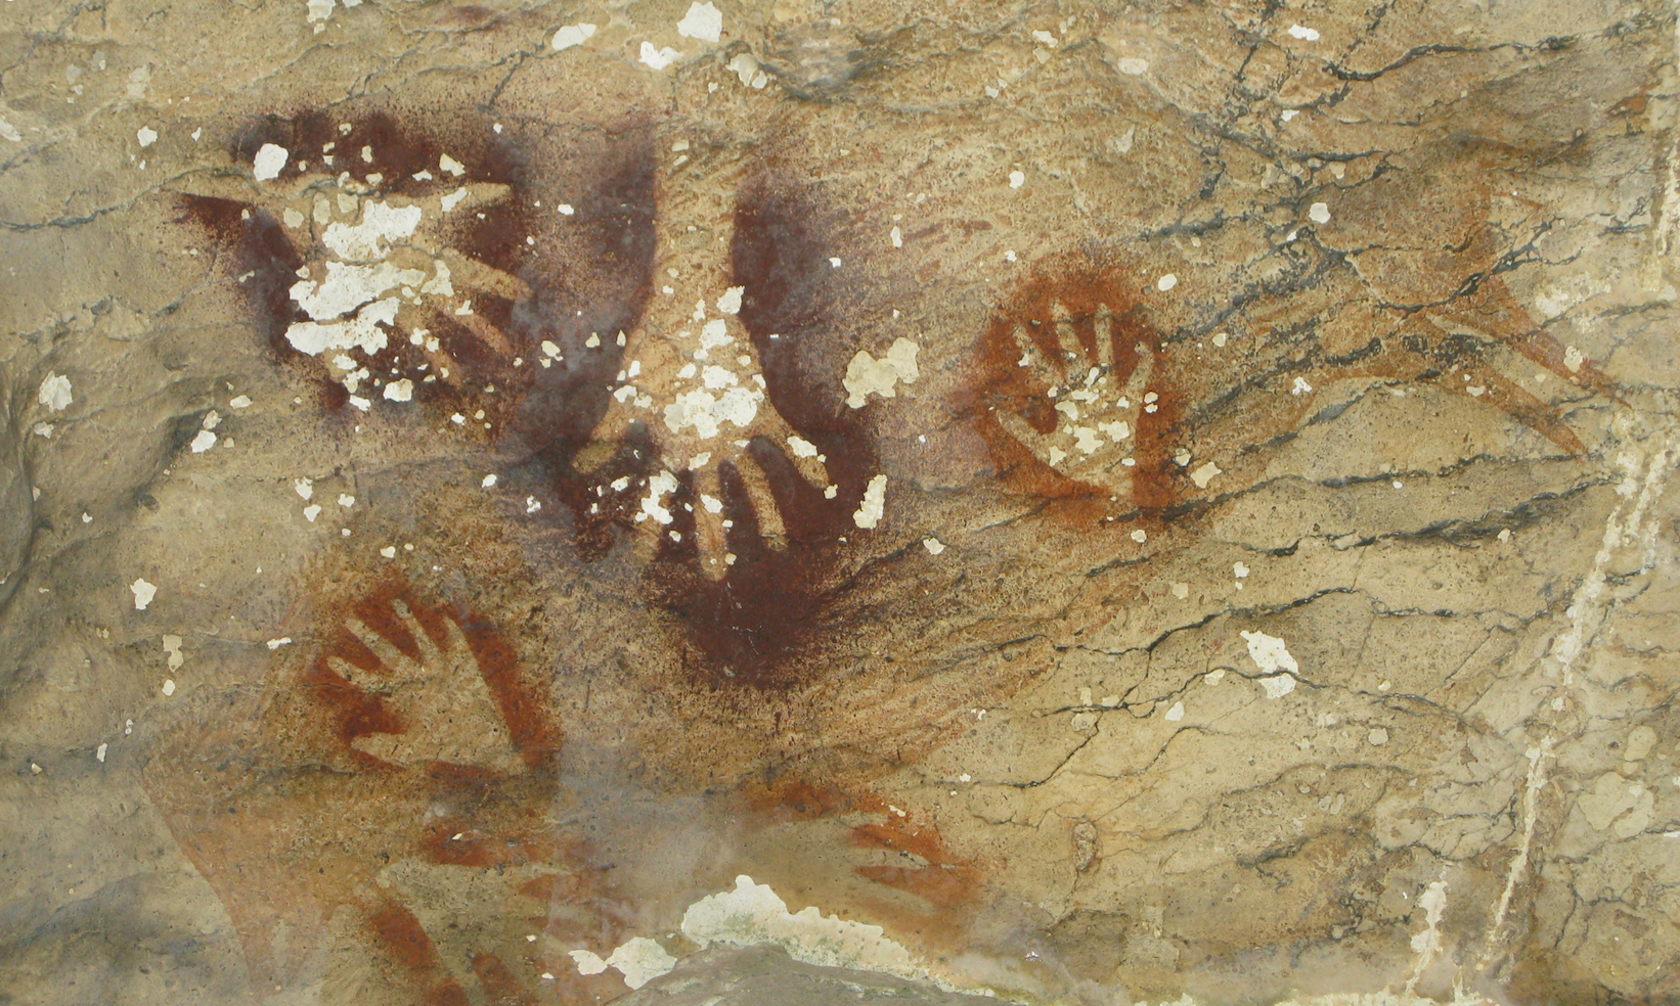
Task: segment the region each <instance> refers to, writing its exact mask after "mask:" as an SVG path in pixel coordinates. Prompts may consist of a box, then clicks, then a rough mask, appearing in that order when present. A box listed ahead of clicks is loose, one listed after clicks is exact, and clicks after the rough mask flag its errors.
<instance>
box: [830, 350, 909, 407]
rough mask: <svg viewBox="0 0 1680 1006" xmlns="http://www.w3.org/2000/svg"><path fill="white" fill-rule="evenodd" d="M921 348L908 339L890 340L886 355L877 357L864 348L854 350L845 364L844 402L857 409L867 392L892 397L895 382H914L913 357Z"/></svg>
mask: <svg viewBox="0 0 1680 1006" xmlns="http://www.w3.org/2000/svg"><path fill="white" fill-rule="evenodd" d="M920 352H921V347H920V346H918V345H916V344H915V343H914V342H911V341H910V340H909V339H905V338H902V337H901V338H898V339H895V340H893V344H892V347H891V348H889V349H888V350H887V355H886V356H884V357H882V358H881V359H879V360H877V359H875V358H874V357H873V356H870V355H869V353H868V351H866V350H861V349H860V350H858V353H857V355H856V356H854V357H852V362H851V363H849V364H847V365H846V377H845V379H844V381H842V382H841V383H843V384H844V385H845V386H846V404H847V405H849V406H851V407H852V408H854V409H861V408H863V405H864V403H865V402H866V401H868V399H869V396H870V395H880V396H881V397H882V398H893V397H895V396H896V394H897V391H896V390H895V389H896V387H897V384H898V382H899V381H903V382H904V383H905V384H915V383H916V378H918V377H920V376H921V371H920V370H919V369H918V367H917V365H916V356H917V354H919V353H920Z"/></svg>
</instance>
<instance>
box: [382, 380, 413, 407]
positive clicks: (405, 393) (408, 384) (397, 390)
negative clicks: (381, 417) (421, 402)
mask: <svg viewBox="0 0 1680 1006" xmlns="http://www.w3.org/2000/svg"><path fill="white" fill-rule="evenodd" d="M413 398H414V382H413V381H411V380H409V379H408V378H406V377H404V378H402V379H401V380H397V381H392V382H391V383H389V384H387V385H385V400H386V401H390V402H407V401H412V400H413Z"/></svg>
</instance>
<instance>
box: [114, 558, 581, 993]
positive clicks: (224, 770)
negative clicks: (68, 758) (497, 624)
mask: <svg viewBox="0 0 1680 1006" xmlns="http://www.w3.org/2000/svg"><path fill="white" fill-rule="evenodd" d="M341 614H342V618H341V620H340V621H339V622H338V624H336V625H328V626H325V627H324V628H325V630H326V631H325V633H324V635H323V637H322V639H323V643H322V645H321V646H320V648H319V650H317V651H316V652H314V653H313V654H310V655H308V657H307V660H308V662H307V664H305V665H304V666H303V667H301V668H299V667H297V666H296V665H295V664H292V663H290V662H289V661H282V662H281V665H280V670H279V676H278V678H277V680H276V682H275V686H274V688H273V689H272V691H271V692H270V693H269V694H268V696H267V697H266V699H265V701H264V703H263V706H262V708H261V710H260V711H258V712H257V713H256V715H255V716H254V717H252V718H250V719H246V720H244V721H239V720H238V718H237V716H236V715H233V713H234V711H233V710H204V709H200V710H197V711H196V712H197V713H198V714H199V715H198V716H195V717H192V718H193V719H195V720H197V719H199V718H200V717H202V718H203V720H208V721H209V722H211V723H219V724H222V725H217V726H210V727H208V728H207V729H205V728H199V727H194V726H192V725H190V724H188V725H186V726H184V727H183V728H182V729H181V730H179V731H178V732H177V733H176V734H174V736H173V737H172V739H171V743H170V745H169V747H168V748H167V749H165V750H163V751H160V752H159V753H158V755H157V756H156V757H155V758H154V759H153V761H152V763H151V764H150V766H149V767H148V769H147V774H146V783H147V788H148V790H149V791H150V792H151V794H152V796H153V799H154V800H156V802H157V803H158V805H159V806H160V807H161V808H162V809H163V810H164V813H165V815H166V818H167V819H168V820H169V823H170V827H171V829H172V830H173V831H174V833H175V834H176V836H177V838H178V840H179V841H180V842H181V844H182V847H183V848H184V849H185V850H186V852H187V854H188V856H189V857H190V858H191V859H192V860H193V862H194V864H195V865H196V866H197V867H198V869H199V870H200V872H201V873H202V874H203V875H204V877H205V878H206V879H207V880H208V881H209V882H210V884H211V885H212V886H213V887H214V888H215V889H216V891H217V893H218V894H219V895H220V896H221V898H222V901H223V903H224V904H225V905H226V906H227V908H228V912H229V914H230V915H231V916H232V917H233V920H234V923H235V925H236V926H237V928H238V930H239V934H240V938H241V940H242V941H243V942H244V945H245V949H246V954H247V959H248V961H249V964H250V967H251V970H252V974H253V980H254V982H255V987H256V988H257V989H258V990H270V989H274V988H276V987H279V988H286V987H296V986H298V985H299V984H304V985H307V984H310V983H311V982H313V981H316V980H321V979H323V978H324V979H325V980H327V981H329V983H330V982H332V981H334V980H337V979H335V978H334V975H336V974H341V972H337V971H335V970H334V968H333V955H334V954H335V953H343V952H345V951H344V948H345V947H349V948H353V950H352V951H351V952H352V953H354V954H356V955H360V956H363V957H365V959H366V961H367V967H369V968H371V972H369V973H371V974H373V975H377V976H379V980H380V981H381V982H383V983H384V984H385V986H386V987H385V988H384V989H383V990H381V991H378V992H374V991H369V992H368V993H367V995H366V998H358V999H357V1001H368V1002H387V1001H388V1002H393V1003H438V1004H445V1003H448V1004H454V1003H462V1004H465V1003H478V1002H532V1001H535V1000H533V999H531V998H530V995H531V991H532V990H534V989H536V988H537V987H538V985H539V979H538V978H537V975H538V974H540V973H541V971H543V970H547V968H548V965H546V964H544V963H543V962H542V961H540V960H538V958H537V952H538V951H539V950H540V949H541V948H537V947H533V946H532V945H531V944H530V943H529V942H528V941H527V940H526V939H525V936H526V935H527V934H530V933H536V932H541V931H543V929H544V927H545V926H546V925H547V922H548V915H549V903H548V900H549V897H550V895H551V893H552V892H553V891H554V890H555V889H556V888H557V887H559V888H564V887H566V886H568V885H571V886H576V884H577V882H578V880H579V877H578V876H577V874H578V871H577V869H576V867H575V863H574V861H573V860H572V858H571V857H570V856H569V854H568V849H567V848H566V847H565V846H564V845H563V844H562V843H561V842H560V841H559V840H558V839H557V838H556V837H555V836H554V834H553V829H552V828H551V827H549V826H548V824H547V822H548V820H549V819H550V818H549V815H550V809H551V807H552V805H553V802H554V800H555V796H556V789H555V775H554V772H555V768H554V762H553V759H554V755H555V754H556V752H557V750H558V741H559V730H558V725H557V724H556V723H553V722H551V721H549V720H548V719H546V718H545V717H546V716H547V712H546V710H545V709H544V707H543V704H542V702H541V701H540V692H538V691H537V690H536V688H535V687H534V686H535V682H534V681H533V680H532V679H531V677H530V676H529V674H528V673H527V672H525V671H523V670H522V669H521V668H520V667H518V666H517V664H516V662H515V661H514V659H513V652H512V650H511V649H510V648H509V646H508V644H507V643H506V642H505V641H504V640H503V639H502V638H501V636H500V635H499V634H498V633H497V632H496V631H495V630H494V629H493V628H492V627H490V626H489V625H487V624H485V623H483V622H481V621H479V620H478V619H476V618H475V617H474V616H472V615H471V614H470V613H468V612H465V611H461V610H458V609H449V608H444V607H437V606H433V605H429V604H426V603H424V602H423V601H421V600H419V599H417V598H416V597H415V596H414V595H413V594H412V593H411V592H409V591H407V590H404V589H401V588H400V587H399V586H396V585H391V586H388V587H386V588H383V589H380V590H377V591H375V592H374V593H372V594H370V595H367V596H364V597H362V598H360V599H357V600H356V601H355V602H354V603H352V604H351V605H350V606H349V607H348V608H347V609H346V610H344V611H343V612H342V613H341ZM229 719H232V720H234V722H232V723H227V722H226V721H227V720H229ZM583 880H584V883H585V884H587V878H583ZM463 923H470V924H468V925H463ZM335 947H336V948H337V949H335ZM338 1001H349V1000H348V999H344V998H339V999H338Z"/></svg>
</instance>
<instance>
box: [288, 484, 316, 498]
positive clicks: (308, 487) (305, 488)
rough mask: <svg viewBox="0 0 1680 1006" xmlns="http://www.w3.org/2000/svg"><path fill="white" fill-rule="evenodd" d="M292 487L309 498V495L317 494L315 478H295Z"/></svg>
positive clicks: (302, 495)
mask: <svg viewBox="0 0 1680 1006" xmlns="http://www.w3.org/2000/svg"><path fill="white" fill-rule="evenodd" d="M292 489H293V491H295V492H296V493H297V494H298V495H299V496H301V497H303V498H304V499H305V500H307V499H309V497H311V496H313V495H315V482H314V480H313V479H293V480H292Z"/></svg>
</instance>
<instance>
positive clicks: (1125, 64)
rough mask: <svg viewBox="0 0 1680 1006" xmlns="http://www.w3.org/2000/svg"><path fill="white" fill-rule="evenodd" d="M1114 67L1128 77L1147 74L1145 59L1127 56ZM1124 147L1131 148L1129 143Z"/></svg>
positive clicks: (1128, 135) (1147, 63)
mask: <svg viewBox="0 0 1680 1006" xmlns="http://www.w3.org/2000/svg"><path fill="white" fill-rule="evenodd" d="M1114 67H1115V69H1117V70H1119V71H1120V72H1121V73H1123V74H1125V75H1126V76H1128V77H1141V76H1143V75H1144V74H1146V73H1148V72H1149V61H1148V60H1146V59H1138V58H1137V57H1136V56H1127V57H1125V58H1124V59H1121V60H1119V61H1118V62H1116V63H1115V64H1114ZM1126 136H1127V137H1128V138H1129V137H1130V136H1131V131H1130V130H1127V132H1126ZM1126 146H1127V149H1130V148H1131V144H1130V143H1127V144H1126ZM1121 153H1125V151H1124V150H1122V151H1121Z"/></svg>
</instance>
